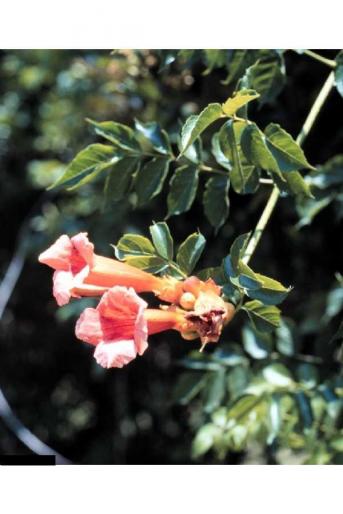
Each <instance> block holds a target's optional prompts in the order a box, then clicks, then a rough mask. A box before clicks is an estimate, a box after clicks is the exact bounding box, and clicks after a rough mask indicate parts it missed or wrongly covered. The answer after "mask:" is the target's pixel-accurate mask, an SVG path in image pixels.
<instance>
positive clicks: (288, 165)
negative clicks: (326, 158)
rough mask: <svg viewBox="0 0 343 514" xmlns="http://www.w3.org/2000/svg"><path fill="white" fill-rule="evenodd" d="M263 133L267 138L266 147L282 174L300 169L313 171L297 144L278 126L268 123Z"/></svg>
mask: <svg viewBox="0 0 343 514" xmlns="http://www.w3.org/2000/svg"><path fill="white" fill-rule="evenodd" d="M264 133H265V136H266V138H267V141H266V142H267V146H268V148H269V150H270V152H271V153H272V155H273V157H274V158H275V160H276V161H277V164H278V167H279V169H280V171H281V172H282V173H287V172H290V171H297V170H298V169H302V168H309V169H312V170H313V169H315V168H314V167H313V166H311V164H309V162H308V161H307V159H306V157H305V154H304V152H303V151H302V149H301V148H300V146H299V145H298V143H296V141H294V139H293V138H292V136H291V135H290V134H288V132H286V131H285V130H284V129H283V128H281V127H280V125H278V124H277V123H269V125H268V126H267V127H266V129H265V131H264Z"/></svg>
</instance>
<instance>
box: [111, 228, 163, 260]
mask: <svg viewBox="0 0 343 514" xmlns="http://www.w3.org/2000/svg"><path fill="white" fill-rule="evenodd" d="M114 249H115V255H116V257H117V259H119V260H125V259H126V258H127V257H129V256H138V257H140V256H142V255H150V256H151V255H155V248H154V247H153V245H152V244H151V242H150V240H149V239H148V238H147V237H144V236H141V235H139V234H125V235H124V236H123V237H121V238H120V239H119V241H118V243H117V245H116V246H115V247H114Z"/></svg>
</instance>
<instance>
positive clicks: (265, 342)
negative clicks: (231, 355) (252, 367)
mask: <svg viewBox="0 0 343 514" xmlns="http://www.w3.org/2000/svg"><path fill="white" fill-rule="evenodd" d="M242 336H243V337H242V340H243V346H244V350H245V351H246V352H247V353H248V354H249V355H250V356H251V357H252V358H253V359H266V358H267V357H268V355H269V353H270V352H271V349H272V344H271V338H270V337H269V334H265V333H263V332H258V331H256V330H252V328H250V327H249V326H245V327H244V328H243V332H242Z"/></svg>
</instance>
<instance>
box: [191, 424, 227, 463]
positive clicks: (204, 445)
mask: <svg viewBox="0 0 343 514" xmlns="http://www.w3.org/2000/svg"><path fill="white" fill-rule="evenodd" d="M219 432H220V429H219V428H218V427H217V426H216V425H213V424H212V423H207V424H206V425H203V426H202V427H201V428H200V430H198V432H197V434H196V436H195V438H194V440H193V442H192V457H193V458H194V459H197V458H198V457H201V456H202V455H204V454H205V453H207V452H208V451H209V450H210V449H211V448H212V446H213V444H214V441H215V438H216V436H217V435H218V433H219Z"/></svg>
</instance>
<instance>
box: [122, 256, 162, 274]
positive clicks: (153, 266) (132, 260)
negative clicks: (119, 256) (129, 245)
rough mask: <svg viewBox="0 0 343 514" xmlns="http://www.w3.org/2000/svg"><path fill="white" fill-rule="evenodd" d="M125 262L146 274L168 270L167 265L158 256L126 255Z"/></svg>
mask: <svg viewBox="0 0 343 514" xmlns="http://www.w3.org/2000/svg"><path fill="white" fill-rule="evenodd" d="M125 262H127V264H130V266H134V267H135V268H139V269H141V270H143V271H147V272H148V273H153V274H155V273H161V272H162V271H166V270H167V269H168V263H167V262H166V261H165V260H164V259H163V258H162V257H159V256H158V255H132V256H131V255H128V256H127V257H126V258H125Z"/></svg>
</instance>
